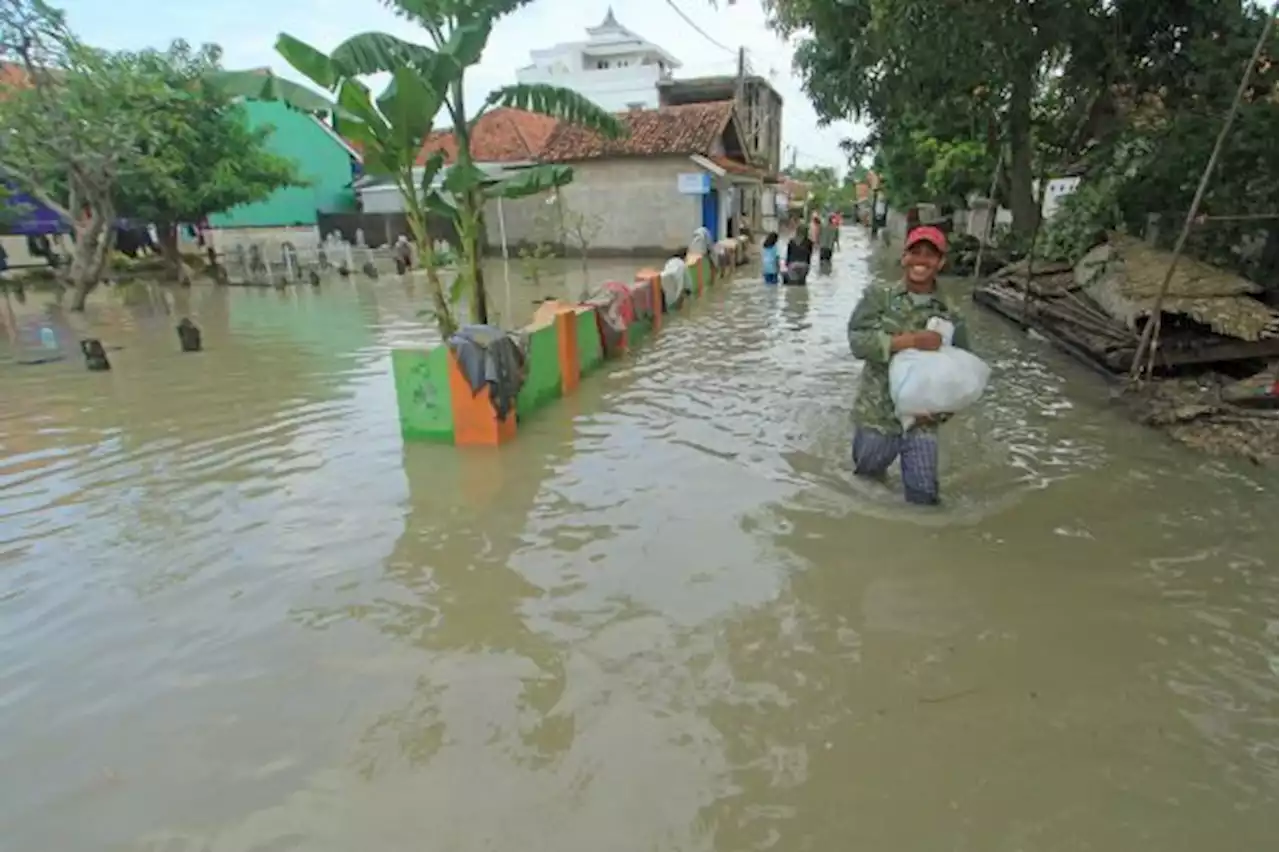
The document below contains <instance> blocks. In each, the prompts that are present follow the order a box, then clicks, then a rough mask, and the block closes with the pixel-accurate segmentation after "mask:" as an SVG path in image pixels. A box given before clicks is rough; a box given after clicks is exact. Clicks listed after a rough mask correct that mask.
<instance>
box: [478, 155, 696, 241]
mask: <svg viewBox="0 0 1280 852" xmlns="http://www.w3.org/2000/svg"><path fill="white" fill-rule="evenodd" d="M573 170H574V180H573V183H571V184H569V185H568V186H565V187H562V188H561V190H560V193H561V196H562V200H563V202H564V204H565V207H566V208H567V209H569V210H573V211H576V212H578V213H582V214H585V215H587V216H590V217H593V218H595V219H597V220H598V221H599V224H600V228H599V232H598V233H597V234H596V236H595V239H594V240H592V242H591V245H590V248H589V251H590V252H591V253H599V254H638V255H654V254H664V253H667V252H670V251H674V250H675V249H678V248H680V247H682V246H687V245H688V244H689V239H690V237H692V236H693V232H694V229H696V228H697V227H698V226H699V225H700V224H701V220H702V214H701V204H702V197H701V196H697V195H682V194H680V192H678V191H677V188H676V179H677V175H679V174H681V173H683V172H695V171H698V167H697V166H696V165H694V164H693V162H691V161H690V160H689V158H688V157H656V158H650V159H645V158H639V157H636V158H620V159H614V160H592V161H589V162H580V163H574V164H573ZM502 214H503V222H504V224H505V226H506V233H507V244H508V245H509V246H513V247H514V246H516V245H518V244H520V243H522V242H536V241H538V240H539V239H542V240H545V241H548V242H554V241H555V236H554V231H552V232H551V233H546V230H547V229H546V227H544V229H543V234H542V235H539V233H538V231H539V229H538V227H537V222H538V219H539V218H540V217H541V218H543V219H546V218H547V217H548V216H554V210H553V209H552V210H549V209H548V205H547V202H546V196H545V195H544V196H535V197H532V198H522V199H520V200H518V201H504V202H503V203H502ZM485 225H486V229H487V234H486V236H487V237H488V242H489V244H490V246H498V245H500V239H499V228H498V210H497V202H495V201H490V202H488V204H487V205H486V207H485Z"/></svg>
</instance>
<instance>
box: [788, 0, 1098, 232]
mask: <svg viewBox="0 0 1280 852" xmlns="http://www.w3.org/2000/svg"><path fill="white" fill-rule="evenodd" d="M768 5H769V8H770V15H771V20H772V23H773V25H774V26H775V27H777V28H778V29H779V30H780V31H782V32H783V33H786V34H788V35H790V34H800V43H799V46H798V49H797V51H796V64H797V66H798V68H799V69H800V71H801V74H802V77H803V79H804V86H805V89H806V91H807V92H808V94H809V95H810V97H811V98H812V99H813V101H814V104H815V106H816V108H817V110H818V113H819V116H820V117H821V118H822V119H824V120H826V121H833V120H837V119H844V118H848V117H850V116H853V117H858V118H861V119H863V120H865V121H867V122H868V123H869V124H871V125H872V127H873V138H872V140H870V143H871V146H872V147H873V148H876V149H878V150H880V151H881V153H882V154H884V155H886V156H885V159H886V171H887V172H892V171H893V167H892V162H893V161H895V160H902V159H904V158H905V157H907V156H910V155H917V156H918V152H914V151H913V149H915V148H916V147H917V145H918V141H917V140H913V139H912V137H911V134H912V133H918V132H922V131H923V132H924V133H925V134H926V137H932V138H934V139H937V140H939V142H941V143H958V142H965V141H978V142H981V141H982V140H986V143H987V144H988V145H993V143H994V145H999V144H1005V145H1007V146H1008V150H1009V151H1010V156H1009V158H1008V161H1007V166H1006V169H1007V173H1008V180H1007V189H1006V193H1007V196H1008V202H1009V206H1010V208H1011V209H1012V211H1013V217H1014V228H1015V230H1018V231H1020V232H1029V231H1031V230H1032V229H1033V228H1034V227H1035V223H1036V221H1037V219H1038V209H1037V206H1036V203H1035V198H1034V197H1033V192H1032V185H1033V183H1034V180H1035V166H1034V148H1035V140H1034V138H1033V129H1034V127H1033V113H1034V104H1035V101H1036V98H1037V96H1038V94H1039V92H1040V90H1041V88H1042V87H1043V85H1044V82H1045V80H1046V79H1047V77H1048V75H1050V74H1053V73H1057V71H1058V70H1060V69H1061V67H1062V65H1063V63H1064V62H1065V61H1066V58H1067V57H1069V56H1070V54H1071V49H1072V47H1073V46H1074V45H1076V44H1078V43H1082V42H1088V41H1090V40H1093V39H1095V38H1096V37H1097V33H1098V11H1099V9H1100V8H1101V7H1102V5H1103V4H1102V2H1101V0H1044V2H1037V3H993V2H988V0H962V2H951V3H938V2H936V0H769V3H768ZM966 127H967V128H968V132H967V133H962V132H961V129H962V128H966ZM966 156H967V155H966ZM992 159H994V157H993V158H992ZM923 171H924V172H926V173H927V171H928V168H927V167H926V168H925V169H924V170H923ZM899 179H900V178H899ZM917 180H918V183H919V184H920V185H921V186H923V185H924V184H925V183H926V180H925V177H924V175H919V176H918V178H915V177H914V176H913V182H914V181H917ZM897 182H898V180H895V179H892V178H887V180H886V183H887V184H890V185H892V184H895V183H897Z"/></svg>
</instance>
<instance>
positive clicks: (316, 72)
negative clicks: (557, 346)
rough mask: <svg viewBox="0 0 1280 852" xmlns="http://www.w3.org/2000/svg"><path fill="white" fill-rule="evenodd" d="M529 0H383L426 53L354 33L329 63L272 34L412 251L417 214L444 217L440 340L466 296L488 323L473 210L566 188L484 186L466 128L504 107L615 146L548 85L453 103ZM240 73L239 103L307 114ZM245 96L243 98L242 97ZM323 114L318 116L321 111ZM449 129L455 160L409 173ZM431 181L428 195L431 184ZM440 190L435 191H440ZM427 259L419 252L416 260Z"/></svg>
mask: <svg viewBox="0 0 1280 852" xmlns="http://www.w3.org/2000/svg"><path fill="white" fill-rule="evenodd" d="M527 2H529V0H443V2H442V0H388V2H387V4H386V5H388V6H390V7H391V8H392V9H393V10H394V11H395V12H396V13H397V14H399V15H401V16H402V17H404V18H406V19H408V20H410V21H413V22H414V23H416V24H418V25H419V26H421V27H422V28H423V30H424V32H425V33H426V35H427V36H428V37H429V40H430V45H429V46H428V45H424V44H417V43H414V42H409V41H405V40H403V39H400V38H397V37H396V36H393V35H389V34H387V33H362V34H360V35H356V36H353V37H351V38H349V39H347V40H346V41H345V42H343V43H342V44H340V45H338V47H336V48H335V49H334V50H333V52H332V53H331V54H328V55H326V54H324V53H322V52H320V51H319V50H316V49H315V48H313V47H311V46H309V45H307V44H305V43H303V42H301V41H299V40H297V39H295V38H293V37H291V36H288V35H284V34H282V35H281V36H280V38H279V40H278V41H277V43H276V49H277V51H278V52H279V53H280V54H281V56H282V57H284V59H285V61H287V62H288V63H289V64H290V65H291V66H293V67H294V68H295V69H296V70H297V71H298V72H300V73H301V74H303V75H304V76H305V77H306V78H307V79H309V80H311V81H312V82H313V83H315V84H316V85H317V86H319V87H320V88H321V89H324V90H325V91H326V92H329V93H331V94H332V95H334V97H335V102H336V103H335V105H334V106H336V111H337V115H338V121H339V123H340V127H341V130H342V132H343V133H344V134H345V135H346V136H348V137H349V138H351V139H353V140H354V141H356V142H358V143H360V144H361V146H363V148H364V151H365V170H366V171H367V172H370V173H371V174H381V175H387V176H391V177H393V178H394V179H395V181H396V184H397V186H398V187H399V188H400V191H401V194H402V195H403V196H404V198H405V204H406V215H407V217H408V219H409V222H410V228H411V230H413V232H414V236H415V239H416V240H418V241H419V247H420V248H423V247H425V243H424V241H425V240H426V213H427V211H428V210H433V211H436V212H438V213H441V214H443V215H445V216H448V217H449V218H451V219H452V221H453V223H454V225H455V227H456V229H457V232H458V237H459V242H460V244H461V254H462V257H461V260H460V264H461V265H460V268H459V270H458V274H457V277H456V279H455V281H454V285H453V287H452V288H451V291H450V293H449V294H448V295H447V296H446V294H445V293H444V292H443V290H442V288H441V287H440V285H439V281H438V277H436V276H435V271H434V270H433V269H431V268H430V267H428V269H427V274H428V278H429V280H431V281H432V298H433V302H434V313H435V315H436V318H437V323H438V325H439V327H440V331H441V333H442V334H444V335H448V334H450V333H452V331H453V329H454V328H455V327H456V325H457V321H456V319H455V317H454V312H453V307H454V305H456V303H457V300H458V299H459V298H460V297H461V296H462V294H463V293H466V295H467V296H469V302H470V305H471V311H472V318H473V320H474V321H476V322H481V323H484V322H488V319H489V311H488V295H487V292H486V289H485V281H484V275H483V272H482V270H481V262H482V253H483V248H484V245H483V244H484V220H483V216H484V204H485V201H486V200H487V199H490V198H498V197H502V198H523V197H525V196H529V195H535V194H538V193H541V192H545V191H547V190H550V189H554V188H556V187H559V186H563V185H565V184H567V183H569V182H570V181H571V180H572V179H573V171H572V169H570V168H569V167H566V166H559V165H541V166H534V167H531V168H529V169H525V170H522V171H521V172H520V173H518V174H516V175H514V176H511V177H506V178H504V179H501V180H494V179H491V178H490V177H489V176H488V175H486V173H485V172H484V171H483V170H482V169H480V168H479V167H478V166H477V165H476V164H475V160H474V158H473V157H472V154H471V129H472V127H473V126H474V124H475V122H476V121H477V120H478V119H479V118H480V117H481V116H482V115H484V113H485V112H487V111H488V110H489V109H492V108H494V107H500V106H506V107H515V108H518V109H524V110H529V111H531V112H537V113H542V114H544V115H550V116H554V117H556V118H560V119H563V120H566V121H571V122H574V123H576V124H580V125H583V126H585V127H588V128H590V129H592V130H594V131H596V132H598V133H600V134H601V135H603V136H606V137H617V136H621V135H622V134H623V133H625V127H624V126H623V125H622V123H621V122H619V121H618V119H617V118H615V117H614V116H612V115H610V114H609V113H607V112H605V111H603V110H602V109H600V108H599V107H597V106H596V105H595V104H594V103H592V102H591V101H590V100H588V99H586V98H584V97H582V96H581V95H579V94H577V93H576V92H573V91H570V90H568V89H562V88H559V87H556V86H544V85H513V86H504V87H502V88H499V89H496V90H495V91H493V92H491V93H490V94H489V95H488V97H486V98H485V100H484V102H483V103H482V104H481V105H480V108H479V109H478V110H477V111H475V112H474V113H471V112H469V111H468V108H467V104H466V102H465V99H464V97H463V83H464V80H465V75H466V71H467V69H468V68H470V67H472V66H474V65H475V64H476V63H478V62H479V61H480V56H481V54H482V53H483V52H484V47H485V45H486V44H487V43H488V40H489V34H490V32H491V30H492V28H493V25H494V23H495V22H496V21H497V20H498V19H499V18H500V17H501V16H503V15H505V14H508V13H509V12H512V11H514V10H515V9H517V8H519V7H520V6H523V5H525V4H526V3H527ZM378 73H390V74H391V78H392V79H391V82H390V84H389V85H388V87H387V88H386V90H385V91H384V92H383V93H382V94H381V95H379V96H378V97H376V98H375V97H374V96H373V95H372V94H371V93H370V91H369V89H368V88H367V87H366V86H365V85H364V84H363V83H361V82H360V80H359V78H361V77H366V76H369V75H372V74H378ZM250 74H252V72H239V73H238V74H234V75H230V76H228V75H223V77H222V81H223V85H228V86H233V87H238V88H239V90H240V91H241V92H242V93H243V94H247V95H251V96H254V97H259V98H280V99H283V100H285V101H287V102H289V103H291V104H293V105H295V106H298V107H300V108H315V104H316V98H317V96H316V95H315V93H314V92H311V91H310V90H307V89H305V88H303V87H299V86H295V85H289V84H286V83H285V82H284V81H281V80H278V79H270V80H269V81H267V82H264V81H263V80H262V77H261V75H257V77H258V79H257V80H256V81H255V80H252V79H249V75H250ZM246 86H247V87H248V88H247V89H246V88H245V87H246ZM322 104H323V105H324V106H329V104H328V103H327V102H324V101H322ZM442 109H443V110H444V112H445V113H446V115H447V116H448V117H449V119H450V121H451V123H452V125H453V134H454V139H455V141H456V143H457V144H456V149H457V158H456V161H455V162H454V163H452V164H450V165H449V167H448V168H447V170H446V169H445V168H444V165H445V164H444V158H443V156H442V155H441V154H440V153H436V154H433V155H432V156H431V157H429V158H427V160H426V162H425V163H424V164H423V165H422V167H421V168H415V166H416V160H417V157H418V152H419V150H420V149H421V146H422V141H423V139H424V138H425V137H426V135H427V133H429V132H430V130H431V126H432V121H433V119H434V117H435V115H436V113H437V112H439V111H440V110H442ZM442 172H443V180H442V181H440V182H439V187H438V188H437V186H436V177H437V175H439V174H441V173H442ZM441 190H443V191H441ZM420 254H421V255H422V256H427V253H426V252H421V253H420Z"/></svg>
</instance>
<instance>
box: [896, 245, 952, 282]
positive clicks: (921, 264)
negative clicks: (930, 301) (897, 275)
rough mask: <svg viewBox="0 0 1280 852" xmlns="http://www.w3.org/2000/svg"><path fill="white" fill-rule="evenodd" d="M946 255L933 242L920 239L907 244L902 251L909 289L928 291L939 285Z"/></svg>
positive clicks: (903, 268) (904, 271) (903, 266)
mask: <svg viewBox="0 0 1280 852" xmlns="http://www.w3.org/2000/svg"><path fill="white" fill-rule="evenodd" d="M944 260H946V257H945V255H943V253H942V252H940V251H938V249H937V247H935V246H934V245H933V244H932V243H928V242H925V241H923V240H919V241H917V242H915V243H912V244H911V245H909V246H907V250H906V251H904V252H903V253H902V271H903V273H904V276H903V277H904V278H906V282H907V289H908V290H914V291H915V292H918V293H927V292H929V291H931V290H933V288H934V287H935V286H937V278H938V271H939V270H940V269H942V264H943V261H944Z"/></svg>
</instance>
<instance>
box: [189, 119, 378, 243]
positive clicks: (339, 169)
mask: <svg viewBox="0 0 1280 852" xmlns="http://www.w3.org/2000/svg"><path fill="white" fill-rule="evenodd" d="M244 108H245V111H246V112H247V113H248V115H249V124H250V125H251V126H253V127H263V126H269V127H272V128H274V129H273V132H272V134H271V136H270V137H269V138H268V139H267V147H268V148H269V149H270V150H271V151H272V152H273V153H276V154H279V155H280V156H282V157H288V158H289V159H291V160H293V161H294V162H295V163H297V164H298V171H299V172H301V174H302V176H303V177H304V178H306V180H307V181H309V182H310V184H311V185H310V186H307V187H292V188H289V189H281V190H277V191H276V192H274V193H272V195H271V196H270V197H269V198H267V199H266V200H264V201H259V202H258V203H256V204H245V205H242V206H240V207H233V208H232V209H230V210H228V211H226V212H224V213H217V214H214V215H213V216H210V217H209V224H210V225H211V226H212V227H214V228H281V227H286V226H290V225H314V224H316V210H322V211H324V212H326V213H337V212H342V211H346V210H355V192H354V191H353V190H352V189H351V186H350V184H351V155H350V153H349V152H348V151H347V149H346V148H344V147H342V145H341V144H339V143H338V140H336V139H334V138H333V137H332V136H330V135H329V134H328V133H327V132H325V130H324V128H322V127H320V126H319V125H318V124H316V122H315V121H314V120H313V119H312V118H311V116H309V115H304V114H303V113H300V112H297V111H296V110H292V109H289V108H288V107H287V106H285V105H284V104H282V103H278V102H275V101H246V102H245V104H244Z"/></svg>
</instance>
